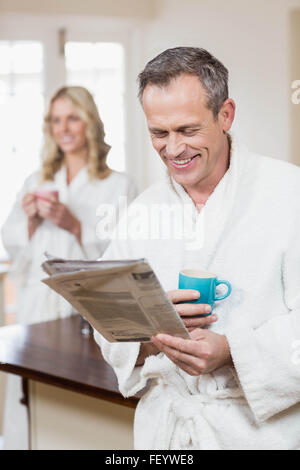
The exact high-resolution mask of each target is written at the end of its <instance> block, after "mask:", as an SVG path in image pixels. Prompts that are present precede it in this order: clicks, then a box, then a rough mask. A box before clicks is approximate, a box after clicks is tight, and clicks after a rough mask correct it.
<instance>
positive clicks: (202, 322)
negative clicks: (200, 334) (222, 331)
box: [182, 315, 218, 329]
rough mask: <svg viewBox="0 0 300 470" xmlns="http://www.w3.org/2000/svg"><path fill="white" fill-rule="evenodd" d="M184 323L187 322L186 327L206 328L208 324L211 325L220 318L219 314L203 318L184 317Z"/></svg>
mask: <svg viewBox="0 0 300 470" xmlns="http://www.w3.org/2000/svg"><path fill="white" fill-rule="evenodd" d="M182 320H183V323H184V324H185V326H186V328H188V329H189V328H192V329H194V328H204V327H205V326H207V325H211V324H212V323H215V322H216V321H217V320H218V317H217V315H210V316H209V317H203V318H199V317H198V318H197V317H196V318H185V317H182Z"/></svg>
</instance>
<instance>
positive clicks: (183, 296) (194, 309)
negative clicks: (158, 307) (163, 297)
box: [168, 289, 218, 331]
mask: <svg viewBox="0 0 300 470" xmlns="http://www.w3.org/2000/svg"><path fill="white" fill-rule="evenodd" d="M168 296H169V299H170V300H171V302H172V303H173V304H174V307H175V309H176V311H177V313H178V314H179V315H180V316H181V318H182V320H183V323H184V324H185V327H186V328H187V330H188V331H193V330H194V329H195V328H204V327H205V326H208V325H210V324H211V323H214V322H216V321H217V320H218V317H217V315H216V314H213V315H209V316H208V317H197V315H203V314H204V315H207V314H208V313H210V312H211V306H210V305H206V304H188V303H184V302H186V301H189V300H197V299H199V297H200V294H199V292H198V291H197V290H192V289H175V290H172V291H169V292H168Z"/></svg>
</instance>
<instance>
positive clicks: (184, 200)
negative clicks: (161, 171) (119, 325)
mask: <svg viewBox="0 0 300 470" xmlns="http://www.w3.org/2000/svg"><path fill="white" fill-rule="evenodd" d="M159 203H161V204H162V203H163V204H167V205H173V204H177V205H178V204H192V202H191V200H190V198H189V196H188V195H187V193H186V192H185V191H184V189H183V188H182V187H181V186H180V185H178V184H177V183H175V182H174V181H173V182H172V184H170V183H169V182H168V180H166V181H163V182H161V183H158V184H156V185H154V186H152V187H150V188H149V189H148V190H146V191H145V192H144V193H142V194H141V195H140V196H139V197H138V198H137V199H136V201H135V202H134V203H133V207H134V206H137V205H138V204H139V205H142V204H144V205H145V206H146V207H148V208H150V207H153V204H159ZM193 211H194V212H193V213H192V214H191V218H192V219H193V223H194V224H196V223H197V218H199V217H200V215H198V213H197V211H196V209H195V208H194V209H193ZM145 213H146V212H145ZM200 214H201V216H202V217H203V227H204V243H203V246H202V247H201V248H196V249H191V244H190V240H189V242H187V240H184V239H175V238H174V239H172V237H171V238H170V239H163V240H159V239H157V240H153V239H146V238H145V237H144V236H143V237H144V239H134V238H136V237H135V236H132V237H131V238H132V239H128V240H117V239H116V240H114V241H113V242H112V243H111V245H110V247H109V248H108V250H107V251H106V253H105V255H104V257H105V258H106V259H109V258H120V259H122V258H140V257H146V258H147V259H148V260H149V262H150V264H151V265H152V267H153V269H154V270H155V272H156V273H157V275H158V278H159V279H160V281H161V283H162V285H163V287H164V288H165V290H166V291H168V290H171V289H175V288H177V286H178V273H179V271H180V270H181V269H182V268H183V267H185V268H187V267H189V265H191V267H192V268H195V267H198V268H199V269H205V270H209V271H210V272H213V273H215V274H216V275H217V276H218V278H219V279H226V280H228V281H230V282H231V284H232V293H231V295H230V296H229V297H228V298H227V299H225V300H223V301H220V302H217V303H216V304H215V312H216V313H217V314H218V318H219V319H218V321H217V322H216V323H214V324H212V325H211V326H210V327H209V328H211V330H212V331H215V332H216V333H220V334H225V335H226V336H227V339H228V342H229V345H230V349H231V355H232V359H233V363H234V367H229V366H226V367H223V368H221V369H218V370H216V371H214V372H213V373H210V374H203V375H199V376H198V377H194V376H190V375H188V374H187V373H185V372H183V371H182V370H181V369H180V368H178V367H177V366H175V365H174V364H173V363H172V362H171V361H170V360H169V359H168V358H167V357H166V356H164V354H162V353H160V354H158V355H157V356H150V357H148V358H147V359H146V361H145V364H144V365H143V366H142V367H135V362H136V359H137V356H138V352H139V344H137V343H124V344H116V343H108V342H107V341H106V340H105V339H104V338H103V337H101V335H100V334H99V333H97V332H95V339H96V341H97V342H98V343H99V345H100V346H101V349H102V352H103V355H104V357H105V359H106V361H107V362H108V363H109V364H111V366H112V367H113V368H114V370H115V373H116V375H117V377H118V383H119V387H120V391H121V393H122V394H123V395H124V396H131V395H134V394H136V393H137V392H138V391H139V390H141V389H142V388H143V387H144V386H145V385H146V383H147V381H148V379H152V382H151V387H150V390H149V391H148V392H147V393H146V394H145V395H144V396H143V398H142V399H141V400H140V401H139V404H138V407H137V410H136V414H135V423H134V441H135V448H136V449H300V404H299V401H300V241H299V239H300V169H299V168H297V167H295V166H293V165H291V164H288V163H286V162H282V161H278V160H274V159H271V158H269V157H264V156H259V155H255V154H253V153H250V152H249V151H248V150H247V149H246V148H244V147H242V146H240V145H239V144H238V143H237V142H236V141H233V146H232V154H231V159H230V167H229V169H228V171H227V172H226V174H225V175H224V177H223V178H222V180H221V181H220V182H219V184H218V185H217V187H216V188H215V190H214V192H213V193H212V194H211V196H210V197H209V199H208V201H207V203H206V205H205V207H204V208H203V209H202V211H201V212H200ZM174 217H176V216H175V215H174ZM128 220H132V219H130V217H129V216H128V219H127V220H126V219H124V220H123V221H122V224H121V225H124V224H125V223H127V225H128ZM119 233H121V231H120V230H119ZM132 233H133V232H132ZM143 237H141V238H143Z"/></svg>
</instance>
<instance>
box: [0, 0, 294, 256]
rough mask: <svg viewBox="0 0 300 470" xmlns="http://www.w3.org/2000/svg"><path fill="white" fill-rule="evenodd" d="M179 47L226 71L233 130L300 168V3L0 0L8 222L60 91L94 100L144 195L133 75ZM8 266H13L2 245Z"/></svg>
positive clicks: (144, 143)
mask: <svg viewBox="0 0 300 470" xmlns="http://www.w3.org/2000/svg"><path fill="white" fill-rule="evenodd" d="M179 45H186V46H200V47H204V48H206V49H208V50H209V51H210V52H211V53H212V54H214V55H215V56H216V57H217V58H219V59H220V60H221V61H223V63H224V64H225V65H226V66H227V68H228V69H229V72H230V95H231V97H232V98H233V99H235V101H236V103H237V115H236V120H235V123H234V126H233V133H234V134H236V135H237V136H238V137H239V138H240V139H241V140H242V141H244V143H246V145H248V146H249V147H250V148H251V149H252V150H254V151H257V152H260V153H262V154H267V155H270V156H273V157H275V158H280V159H283V160H288V161H291V162H294V163H296V164H298V163H300V152H299V148H300V132H299V123H300V104H299V105H298V104H297V103H296V102H295V100H294V102H293V100H292V93H293V88H292V86H294V89H295V87H297V80H298V81H299V80H300V60H299V55H300V0H265V1H264V2H261V1H259V0H252V1H247V0H243V1H241V0H228V1H226V2H224V1H223V0H210V1H206V0H185V2H182V1H178V0H114V1H110V0H85V1H84V2H80V1H77V0H51V1H50V2H49V1H45V0H27V1H26V2H24V1H23V0H0V136H1V138H0V155H1V162H2V171H1V172H0V200H1V206H0V226H1V225H2V224H3V222H4V220H5V218H6V216H7V214H8V212H9V210H10V208H11V206H12V204H13V201H14V199H15V195H16V192H17V191H18V190H19V189H20V187H21V185H22V183H23V181H24V179H25V177H26V176H27V175H29V174H30V173H32V171H34V170H35V169H36V168H37V167H38V166H39V158H40V148H41V138H42V121H43V115H44V112H45V109H46V103H47V101H48V99H49V97H50V96H51V95H52V93H53V92H54V91H55V90H56V89H57V88H58V87H60V86H61V85H63V84H75V85H83V86H85V87H87V88H88V89H89V90H90V91H91V92H92V94H93V95H94V97H95V100H96V102H97V105H98V106H99V111H100V115H101V117H102V119H103V122H104V124H105V129H106V135H107V139H106V140H107V142H108V143H109V144H110V145H111V146H112V150H111V152H110V154H109V159H108V162H109V164H110V166H112V167H113V168H114V169H117V170H120V171H123V170H125V171H127V172H128V173H129V174H131V175H132V176H133V177H134V179H135V181H136V183H137V184H138V187H139V189H140V190H143V189H144V188H146V187H147V186H148V185H149V184H151V183H153V182H154V181H155V180H157V178H159V177H160V175H161V173H162V166H161V163H160V159H159V158H157V157H156V156H155V154H154V151H153V149H152V148H151V145H150V139H149V137H148V134H147V129H146V125H145V120H144V116H143V114H142V111H141V109H140V105H139V103H138V100H137V84H136V78H137V75H138V73H139V72H140V71H141V70H142V68H143V67H144V65H145V63H146V62H147V61H148V60H149V59H151V58H153V57H154V56H155V55H156V54H158V53H159V52H161V51H163V50H164V49H166V48H168V47H174V46H179ZM298 87H299V88H300V82H299V84H298ZM295 92H297V88H296V91H295V90H294V93H295ZM298 95H299V96H300V93H299V94H298ZM294 96H295V95H294ZM299 101H300V99H299ZM0 260H1V262H2V263H6V262H7V261H9V260H8V258H7V254H6V252H5V250H4V248H3V247H2V245H1V243H0Z"/></svg>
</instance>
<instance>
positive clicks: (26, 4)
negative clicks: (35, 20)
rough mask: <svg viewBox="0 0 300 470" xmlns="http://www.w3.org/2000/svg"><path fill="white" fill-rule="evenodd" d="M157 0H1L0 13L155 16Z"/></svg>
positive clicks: (143, 17)
mask: <svg viewBox="0 0 300 470" xmlns="http://www.w3.org/2000/svg"><path fill="white" fill-rule="evenodd" d="M155 7H156V2H155V0H154V1H152V0H84V1H81V0H0V13H1V12H9V13H20V12H23V13H33V14H37V13H50V14H55V15H58V14H71V15H74V14H79V15H99V16H102V17H103V16H118V17H123V18H140V19H148V18H153V17H154V15H155Z"/></svg>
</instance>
